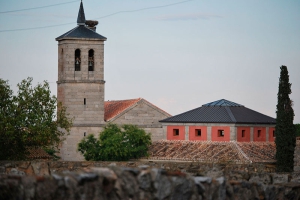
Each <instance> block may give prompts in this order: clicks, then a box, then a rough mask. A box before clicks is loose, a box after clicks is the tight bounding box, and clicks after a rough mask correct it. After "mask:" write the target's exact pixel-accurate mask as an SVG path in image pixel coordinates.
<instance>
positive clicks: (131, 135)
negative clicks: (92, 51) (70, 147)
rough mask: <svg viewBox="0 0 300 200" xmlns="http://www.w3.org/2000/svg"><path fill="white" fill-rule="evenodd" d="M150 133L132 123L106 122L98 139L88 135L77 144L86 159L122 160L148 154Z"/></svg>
mask: <svg viewBox="0 0 300 200" xmlns="http://www.w3.org/2000/svg"><path fill="white" fill-rule="evenodd" d="M150 144H151V137H150V134H148V133H146V132H145V131H144V130H143V129H139V128H138V127H137V126H134V125H123V126H122V127H121V128H120V127H118V126H117V125H116V124H108V125H107V126H106V127H105V128H104V130H103V131H102V132H101V133H100V135H99V139H96V138H95V136H94V135H88V136H87V137H86V138H84V139H83V140H82V141H81V142H80V143H79V144H78V151H80V152H81V153H82V154H83V156H84V158H85V159H86V160H94V161H98V160H102V161H124V160H129V159H136V158H140V157H143V156H147V155H148V153H147V152H148V147H149V145H150Z"/></svg>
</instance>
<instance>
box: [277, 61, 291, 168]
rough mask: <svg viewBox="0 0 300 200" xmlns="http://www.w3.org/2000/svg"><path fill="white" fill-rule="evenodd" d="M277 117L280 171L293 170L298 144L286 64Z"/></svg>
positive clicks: (281, 82)
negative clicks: (295, 150)
mask: <svg viewBox="0 0 300 200" xmlns="http://www.w3.org/2000/svg"><path fill="white" fill-rule="evenodd" d="M280 69H281V72H280V78H279V89H278V103H277V111H276V114H277V117H276V127H275V136H276V139H275V142H276V160H277V164H276V167H277V171H278V172H291V171H293V166H294V149H295V146H296V138H295V126H294V124H293V120H294V110H293V108H292V104H293V103H292V101H291V99H290V97H289V95H290V94H291V93H292V91H291V83H289V74H288V69H287V67H286V66H281V67H280Z"/></svg>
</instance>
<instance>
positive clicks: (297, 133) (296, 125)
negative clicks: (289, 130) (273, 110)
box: [295, 124, 300, 137]
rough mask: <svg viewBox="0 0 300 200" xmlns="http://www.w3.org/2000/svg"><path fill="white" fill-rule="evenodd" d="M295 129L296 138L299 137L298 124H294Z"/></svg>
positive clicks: (299, 129) (299, 127) (299, 128)
mask: <svg viewBox="0 0 300 200" xmlns="http://www.w3.org/2000/svg"><path fill="white" fill-rule="evenodd" d="M295 128H296V137H300V124H295Z"/></svg>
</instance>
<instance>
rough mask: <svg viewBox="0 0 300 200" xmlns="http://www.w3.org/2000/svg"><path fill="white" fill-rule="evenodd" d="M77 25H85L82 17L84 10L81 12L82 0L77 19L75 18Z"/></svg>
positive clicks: (83, 16)
mask: <svg viewBox="0 0 300 200" xmlns="http://www.w3.org/2000/svg"><path fill="white" fill-rule="evenodd" d="M77 24H78V25H85V15H84V10H83V4H82V0H81V2H80V7H79V12H78V18H77Z"/></svg>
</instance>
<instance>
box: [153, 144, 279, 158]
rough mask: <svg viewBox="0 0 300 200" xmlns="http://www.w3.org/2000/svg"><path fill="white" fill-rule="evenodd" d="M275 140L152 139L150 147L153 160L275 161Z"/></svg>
mask: <svg viewBox="0 0 300 200" xmlns="http://www.w3.org/2000/svg"><path fill="white" fill-rule="evenodd" d="M275 152H276V146H275V143H274V142H235V141H232V142H211V141H174V140H173V141H170V140H161V141H156V142H153V143H152V145H151V147H150V148H149V154H150V157H149V158H148V159H150V160H152V159H154V160H182V161H200V162H234V163H252V162H258V163H262V162H270V163H273V162H275Z"/></svg>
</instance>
